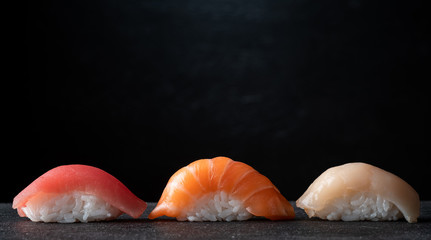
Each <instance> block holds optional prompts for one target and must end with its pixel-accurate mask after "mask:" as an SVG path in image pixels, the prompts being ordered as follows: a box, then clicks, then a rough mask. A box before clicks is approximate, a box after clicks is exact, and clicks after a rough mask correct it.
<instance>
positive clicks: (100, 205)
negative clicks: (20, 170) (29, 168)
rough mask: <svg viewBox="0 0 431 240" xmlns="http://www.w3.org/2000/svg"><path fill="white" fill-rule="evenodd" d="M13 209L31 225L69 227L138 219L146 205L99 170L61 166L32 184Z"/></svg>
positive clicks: (113, 178)
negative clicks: (42, 223)
mask: <svg viewBox="0 0 431 240" xmlns="http://www.w3.org/2000/svg"><path fill="white" fill-rule="evenodd" d="M12 207H13V208H14V209H17V211H18V214H19V215H20V216H21V217H28V218H30V220H32V221H34V222H40V221H42V222H60V223H72V222H76V221H80V222H89V221H101V220H111V219H115V218H117V217H118V216H119V215H121V214H122V213H127V214H128V215H130V216H132V217H134V218H137V217H139V216H140V215H141V214H142V213H143V212H144V210H145V209H146V207H147V204H146V203H145V202H144V201H142V200H141V199H139V198H138V197H136V196H135V195H134V194H133V193H132V192H131V191H130V190H129V189H128V188H127V187H126V186H124V184H122V183H121V182H120V181H119V180H118V179H116V178H115V177H113V176H112V175H110V174H109V173H107V172H105V171H103V170H101V169H99V168H96V167H91V166H86V165H64V166H59V167H56V168H53V169H51V170H49V171H48V172H46V173H45V174H43V175H42V176H40V177H39V178H37V179H36V180H34V181H33V182H32V183H31V184H30V185H28V186H27V187H26V188H25V189H24V190H22V191H21V192H20V193H19V194H18V195H17V196H16V197H15V198H14V200H13V204H12Z"/></svg>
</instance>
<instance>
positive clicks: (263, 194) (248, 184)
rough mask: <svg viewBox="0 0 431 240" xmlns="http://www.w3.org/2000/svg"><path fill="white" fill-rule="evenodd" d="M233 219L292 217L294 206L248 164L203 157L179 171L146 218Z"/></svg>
mask: <svg viewBox="0 0 431 240" xmlns="http://www.w3.org/2000/svg"><path fill="white" fill-rule="evenodd" d="M162 215H166V216H169V217H175V218H177V220H179V221H186V220H188V221H232V220H247V219H249V218H251V217H252V216H253V215H254V216H262V217H266V218H269V219H271V220H283V219H292V218H294V216H295V213H294V210H293V207H292V206H291V205H290V203H289V202H288V201H287V200H286V199H285V198H284V197H283V195H281V193H280V191H279V190H278V189H277V188H276V187H275V186H274V184H272V182H271V181H270V180H269V179H268V178H267V177H265V176H263V175H262V174H260V173H259V172H257V171H256V170H254V169H253V168H252V167H250V166H249V165H247V164H245V163H242V162H237V161H233V160H231V159H229V158H226V157H217V158H213V159H202V160H198V161H195V162H192V163H191V164H189V165H188V166H186V167H183V168H181V169H180V170H178V171H177V172H176V173H175V174H174V175H172V177H171V178H170V179H169V182H168V184H167V185H166V188H165V189H164V191H163V193H162V196H161V198H160V200H159V202H158V204H157V206H156V208H155V209H154V210H153V211H152V212H151V213H150V215H149V218H150V219H154V218H157V217H160V216H162Z"/></svg>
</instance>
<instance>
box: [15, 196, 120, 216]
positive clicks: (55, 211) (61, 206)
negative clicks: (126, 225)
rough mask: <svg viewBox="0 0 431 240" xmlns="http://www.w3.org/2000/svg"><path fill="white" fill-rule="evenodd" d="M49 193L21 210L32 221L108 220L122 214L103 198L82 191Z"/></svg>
mask: <svg viewBox="0 0 431 240" xmlns="http://www.w3.org/2000/svg"><path fill="white" fill-rule="evenodd" d="M49 195H51V194H48V195H45V196H43V197H42V198H43V199H37V201H30V202H28V203H27V205H26V206H25V207H23V208H22V211H23V212H24V213H25V214H26V215H27V217H28V218H30V219H31V220H32V221H34V222H41V221H42V222H59V223H73V222H91V221H101V220H110V219H114V218H116V217H118V216H119V215H121V214H122V212H121V211H120V210H118V209H117V208H115V207H113V206H112V205H110V204H109V203H107V202H106V201H104V200H103V199H101V198H99V197H97V196H94V195H90V194H85V193H83V192H79V191H73V192H70V193H66V194H61V195H53V196H49Z"/></svg>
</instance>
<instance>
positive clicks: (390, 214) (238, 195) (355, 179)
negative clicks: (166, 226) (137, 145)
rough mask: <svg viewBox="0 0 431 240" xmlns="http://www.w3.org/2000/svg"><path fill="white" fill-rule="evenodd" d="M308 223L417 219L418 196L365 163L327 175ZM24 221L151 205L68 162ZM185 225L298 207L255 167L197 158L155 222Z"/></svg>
mask: <svg viewBox="0 0 431 240" xmlns="http://www.w3.org/2000/svg"><path fill="white" fill-rule="evenodd" d="M296 206H297V207H299V208H301V209H303V210H304V211H305V213H306V214H307V215H308V217H309V218H314V217H317V218H320V219H325V220H329V221H333V220H338V221H363V220H366V221H394V220H398V219H402V218H404V219H405V220H406V221H407V222H409V223H415V222H417V219H418V217H419V214H420V200H419V195H418V194H417V192H416V191H415V190H414V189H413V188H412V187H411V186H410V185H409V184H408V183H407V182H405V181H404V180H402V179H401V178H399V177H397V176H396V175H394V174H392V173H390V172H387V171H385V170H383V169H380V168H378V167H375V166H372V165H370V164H366V163H347V164H344V165H341V166H336V167H332V168H329V169H327V170H326V171H324V172H323V173H322V174H321V175H320V176H319V177H318V178H317V179H315V181H314V182H313V183H312V184H311V185H310V186H309V188H308V189H307V190H306V191H305V193H304V194H303V195H302V196H301V197H300V198H299V199H298V200H297V201H296ZM12 207H13V209H17V211H18V214H19V216H21V217H27V218H29V219H30V220H31V221H33V222H58V223H74V222H92V221H105V220H113V219H116V218H117V217H119V216H120V215H122V214H123V213H125V214H127V215H129V216H131V217H133V218H138V217H140V216H141V215H142V214H143V213H144V211H145V209H146V208H147V203H146V202H145V201H143V200H141V199H139V198H138V197H137V196H136V195H134V194H133V193H132V192H131V191H130V190H129V189H128V188H127V187H126V186H125V185H124V184H123V183H121V182H120V181H119V180H118V179H116V178H115V177H114V176H112V175H110V174H109V173H107V172H105V171H103V170H101V169H99V168H96V167H92V166H87V165H77V164H76V165H63V166H59V167H56V168H53V169H51V170H49V171H48V172H46V173H45V174H43V175H41V176H40V177H39V178H37V179H36V180H34V181H33V182H32V183H31V184H30V185H28V186H27V187H26V188H25V189H24V190H22V191H21V192H20V193H19V194H18V195H17V196H16V197H15V198H14V200H13V204H12ZM161 216H167V217H172V218H176V219H177V220H178V221H199V222H201V221H203V222H209V221H244V220H248V219H250V218H252V217H254V216H256V217H264V218H267V219H270V220H274V221H277V220H290V221H292V220H294V219H295V211H294V208H293V206H292V204H291V203H289V201H287V200H286V198H285V197H284V196H283V195H282V194H281V192H280V191H279V190H278V189H277V187H276V186H274V184H273V183H272V182H271V181H270V180H269V179H268V178H267V177H265V176H264V175H262V174H260V173H259V172H258V171H256V170H255V169H254V168H252V167H251V166H249V165H247V164H245V163H242V162H238V161H233V160H232V159H230V158H227V157H216V158H213V159H202V160H197V161H194V162H192V163H190V164H189V165H187V166H185V167H183V168H181V169H179V170H178V171H177V172H176V173H174V174H173V175H172V176H171V178H170V179H169V181H168V183H167V185H166V187H165V189H164V191H163V193H162V196H161V197H160V200H159V202H158V203H157V205H156V206H155V208H154V209H153V210H152V211H151V212H150V214H149V215H148V218H149V219H151V220H154V219H156V218H159V217H161Z"/></svg>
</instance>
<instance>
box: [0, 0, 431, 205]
mask: <svg viewBox="0 0 431 240" xmlns="http://www.w3.org/2000/svg"><path fill="white" fill-rule="evenodd" d="M429 29H431V28H430V24H429V11H427V9H426V7H425V6H424V4H423V2H421V1H411V2H406V1H400V2H396V1H360V0H351V1H292V0H289V1H281V0H277V1H270V0H261V1H258V0H247V1H229V0H208V1H199V0H190V1H173V0H172V1H161V0H155V1H52V2H44V3H40V2H30V3H29V5H28V12H27V38H26V41H27V55H28V58H27V63H28V64H27V68H26V73H27V81H26V82H25V83H24V88H23V96H24V97H23V100H22V101H23V103H24V104H23V105H24V108H23V109H24V110H28V111H27V112H25V113H24V115H26V116H27V117H26V118H24V119H23V120H22V122H21V123H20V124H21V128H20V131H22V133H21V135H22V136H23V137H22V139H21V141H20V144H21V145H20V147H22V149H25V150H24V151H18V152H17V153H16V154H15V155H14V159H13V161H14V162H16V165H17V167H18V164H22V161H23V160H24V161H27V160H28V161H27V167H25V168H24V169H22V170H21V171H22V172H21V173H22V174H20V176H19V177H17V178H16V179H14V181H13V184H9V185H8V186H6V191H5V192H6V194H4V195H3V196H2V199H1V200H2V201H5V202H8V201H12V198H13V197H14V195H15V194H17V193H18V192H19V191H20V190H21V189H22V188H24V187H25V186H26V185H27V184H29V183H30V182H31V181H32V180H33V179H35V178H36V177H37V176H39V175H41V174H42V173H44V172H45V171H47V170H49V169H51V168H53V167H55V166H58V165H62V164H69V163H83V164H89V165H94V166H97V167H100V168H102V169H104V170H106V171H108V172H110V173H111V174H113V175H114V176H116V177H117V178H119V179H120V180H122V181H123V182H124V183H125V184H126V186H128V187H129V188H130V189H131V190H132V191H133V192H134V193H135V194H136V195H138V196H139V197H141V198H142V199H144V200H146V201H157V200H158V198H159V196H160V194H161V192H162V190H163V188H164V186H165V184H166V182H167V180H168V179H169V177H170V176H171V175H172V174H173V173H174V172H175V171H176V170H177V169H179V168H180V167H182V166H184V165H187V164H188V163H190V162H192V161H194V160H197V159H201V158H212V157H215V156H219V155H223V156H228V157H231V158H233V159H234V160H238V161H242V162H246V163H248V164H250V165H252V166H253V167H255V168H256V169H257V170H258V171H260V172H261V173H263V174H264V175H266V176H268V177H269V178H270V179H271V180H272V181H273V182H274V183H275V185H276V186H278V187H279V188H280V190H281V192H282V193H283V194H284V195H285V196H286V198H288V199H289V200H295V199H297V198H298V197H299V196H300V195H301V194H302V193H303V192H304V191H305V190H306V188H307V187H308V185H309V184H310V183H311V182H312V181H313V180H314V178H316V177H317V176H318V175H319V174H320V173H321V172H323V171H324V170H326V169H327V168H329V167H331V166H334V165H338V164H342V163H346V162H352V161H365V162H368V163H371V164H374V165H376V166H379V167H381V168H384V169H386V170H388V171H391V172H393V173H395V174H397V175H399V176H400V177H402V178H404V179H405V180H406V181H407V182H409V183H410V184H411V185H412V186H413V187H414V188H415V189H417V191H418V192H419V194H420V196H421V197H422V199H424V198H425V199H428V200H429V199H431V194H430V192H429V190H428V187H427V186H426V184H425V183H424V179H428V172H429V171H428V170H427V168H426V167H425V165H424V164H427V163H426V160H429V155H428V153H429V141H428V139H429V134H430V131H429V122H430V118H429V97H428V96H429V95H428V94H429V88H426V87H425V81H424V80H428V81H429V79H431V78H430V64H429V63H430V61H429V59H430V42H431V41H430V40H431V39H430V30H429Z"/></svg>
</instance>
